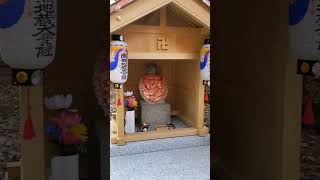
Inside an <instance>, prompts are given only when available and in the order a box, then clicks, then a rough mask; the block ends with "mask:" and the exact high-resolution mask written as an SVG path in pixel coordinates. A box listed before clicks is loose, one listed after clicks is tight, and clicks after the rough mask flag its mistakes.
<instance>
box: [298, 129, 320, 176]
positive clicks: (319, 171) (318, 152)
mask: <svg viewBox="0 0 320 180" xmlns="http://www.w3.org/2000/svg"><path fill="white" fill-rule="evenodd" d="M318 179H320V133H319V132H317V131H316V130H315V129H311V128H303V129H302V137H301V180H318Z"/></svg>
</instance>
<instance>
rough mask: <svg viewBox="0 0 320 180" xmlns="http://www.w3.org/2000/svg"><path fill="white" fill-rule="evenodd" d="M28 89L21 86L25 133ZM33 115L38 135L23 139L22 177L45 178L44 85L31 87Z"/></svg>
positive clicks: (22, 118) (22, 120)
mask: <svg viewBox="0 0 320 180" xmlns="http://www.w3.org/2000/svg"><path fill="white" fill-rule="evenodd" d="M27 104H28V90H27V87H21V88H20V119H21V123H22V124H21V129H22V133H23V128H24V123H25V120H26V119H27ZM30 105H31V117H32V121H33V125H34V130H35V133H36V137H35V138H34V139H32V140H24V139H22V140H21V149H22V151H21V154H22V168H23V173H22V177H23V178H22V179H24V180H29V179H30V180H45V179H46V178H45V162H44V159H45V155H44V129H43V87H42V86H38V87H30Z"/></svg>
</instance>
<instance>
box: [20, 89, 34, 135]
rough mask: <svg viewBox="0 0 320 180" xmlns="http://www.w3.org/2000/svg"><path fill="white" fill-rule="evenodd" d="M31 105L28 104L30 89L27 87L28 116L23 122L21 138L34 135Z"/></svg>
mask: <svg viewBox="0 0 320 180" xmlns="http://www.w3.org/2000/svg"><path fill="white" fill-rule="evenodd" d="M30 110H31V106H30V89H29V88H28V107H27V111H28V116H27V119H26V121H25V124H24V131H23V139H25V140H31V139H33V138H34V137H35V136H36V133H35V131H34V127H33V122H32V118H31V112H30Z"/></svg>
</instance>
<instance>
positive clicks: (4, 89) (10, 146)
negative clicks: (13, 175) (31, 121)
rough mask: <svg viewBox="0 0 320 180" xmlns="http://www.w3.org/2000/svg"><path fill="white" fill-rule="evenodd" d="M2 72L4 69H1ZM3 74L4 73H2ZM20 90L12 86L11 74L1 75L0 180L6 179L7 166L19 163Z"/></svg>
mask: <svg viewBox="0 0 320 180" xmlns="http://www.w3.org/2000/svg"><path fill="white" fill-rule="evenodd" d="M0 71H2V69H1V68H0ZM2 72H3V71H2ZM18 93H19V90H18V88H17V87H14V86H11V77H10V74H5V73H1V74H0V179H3V178H4V172H5V169H4V168H5V165H6V163H7V162H10V161H19V160H20V157H21V149H20V131H19V130H20V120H19V99H18V98H19V94H18Z"/></svg>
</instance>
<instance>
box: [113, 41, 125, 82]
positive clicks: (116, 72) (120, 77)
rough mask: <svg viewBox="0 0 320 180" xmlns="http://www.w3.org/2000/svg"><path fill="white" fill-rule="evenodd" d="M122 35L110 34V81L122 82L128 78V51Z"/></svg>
mask: <svg viewBox="0 0 320 180" xmlns="http://www.w3.org/2000/svg"><path fill="white" fill-rule="evenodd" d="M127 46H128V45H127V43H125V42H124V41H123V35H112V41H111V46H110V81H111V82H113V83H116V84H123V83H125V82H126V81H127V79H128V51H127Z"/></svg>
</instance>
